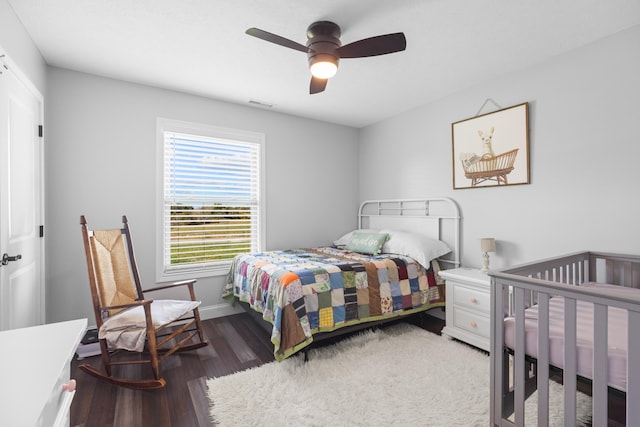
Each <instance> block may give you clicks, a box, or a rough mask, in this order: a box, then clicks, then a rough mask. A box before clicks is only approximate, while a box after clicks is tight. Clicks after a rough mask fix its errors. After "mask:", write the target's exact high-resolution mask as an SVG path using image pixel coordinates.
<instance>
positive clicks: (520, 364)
mask: <svg viewBox="0 0 640 427" xmlns="http://www.w3.org/2000/svg"><path fill="white" fill-rule="evenodd" d="M514 299H515V306H516V307H515V308H516V312H515V318H516V327H515V331H516V332H515V333H516V339H515V346H514V347H515V349H514V356H513V359H514V360H513V370H514V374H513V382H514V412H515V417H514V420H515V423H516V425H517V426H523V425H524V399H525V396H524V385H525V384H524V383H525V378H524V355H525V347H524V346H525V340H524V338H525V336H524V334H525V329H524V309H525V304H524V302H525V291H524V289H522V288H515V289H514Z"/></svg>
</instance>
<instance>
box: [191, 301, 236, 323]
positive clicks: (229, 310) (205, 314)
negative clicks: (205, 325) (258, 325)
mask: <svg viewBox="0 0 640 427" xmlns="http://www.w3.org/2000/svg"><path fill="white" fill-rule="evenodd" d="M242 312H243V310H242V307H240V305H236V306H232V305H230V304H226V303H225V304H216V305H208V306H206V307H203V306H200V318H201V319H202V320H207V319H214V318H216V317H224V316H230V315H232V314H237V313H242Z"/></svg>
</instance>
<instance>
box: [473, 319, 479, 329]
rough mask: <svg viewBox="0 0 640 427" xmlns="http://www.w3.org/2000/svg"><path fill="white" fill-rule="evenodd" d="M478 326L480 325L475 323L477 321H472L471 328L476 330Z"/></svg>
mask: <svg viewBox="0 0 640 427" xmlns="http://www.w3.org/2000/svg"><path fill="white" fill-rule="evenodd" d="M477 326H478V324H477V323H476V322H475V320H472V321H471V327H472V328H475V327H477Z"/></svg>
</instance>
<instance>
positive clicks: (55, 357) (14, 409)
mask: <svg viewBox="0 0 640 427" xmlns="http://www.w3.org/2000/svg"><path fill="white" fill-rule="evenodd" d="M86 328H87V319H78V320H71V321H69V322H60V323H51V324H47V325H42V326H34V327H31V328H22V329H12V330H9V331H2V332H0V343H1V344H0V345H2V351H1V352H0V384H1V386H0V425H3V426H5V425H6V426H12V427H22V426H24V427H34V426H38V427H39V426H43V427H44V426H46V427H51V426H55V427H58V426H65V425H66V426H68V425H69V408H70V407H71V401H72V400H73V396H74V394H75V391H74V390H67V389H69V388H74V387H70V386H69V385H70V384H69V383H70V375H71V359H72V358H73V355H74V354H75V351H76V347H77V346H78V343H79V342H80V339H82V336H83V335H84V332H85V330H86Z"/></svg>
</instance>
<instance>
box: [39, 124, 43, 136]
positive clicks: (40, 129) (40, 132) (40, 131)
mask: <svg viewBox="0 0 640 427" xmlns="http://www.w3.org/2000/svg"><path fill="white" fill-rule="evenodd" d="M42 134H43V129H42V125H38V136H39V137H40V138H42Z"/></svg>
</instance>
